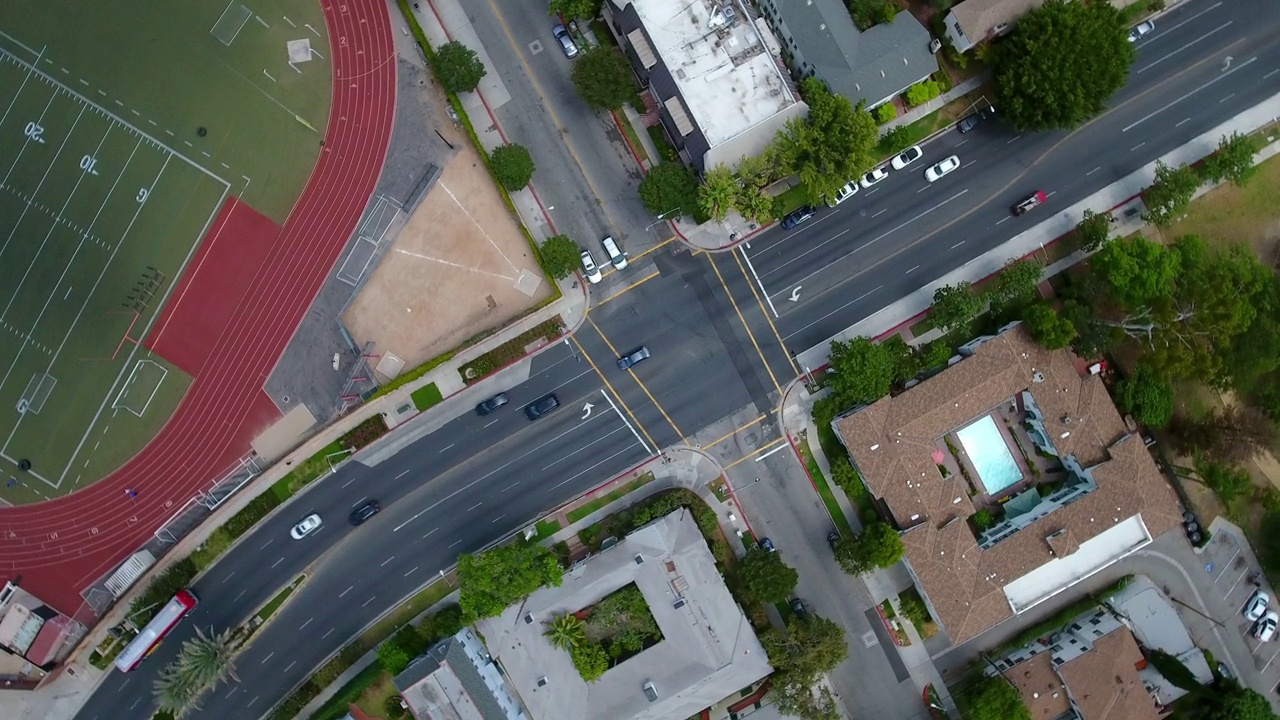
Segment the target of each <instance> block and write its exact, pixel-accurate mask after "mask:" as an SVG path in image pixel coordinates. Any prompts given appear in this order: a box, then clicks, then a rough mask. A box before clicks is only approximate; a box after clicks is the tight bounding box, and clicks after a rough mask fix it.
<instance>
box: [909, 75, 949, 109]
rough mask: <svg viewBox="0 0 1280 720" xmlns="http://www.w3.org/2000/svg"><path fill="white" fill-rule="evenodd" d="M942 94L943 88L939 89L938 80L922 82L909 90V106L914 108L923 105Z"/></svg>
mask: <svg viewBox="0 0 1280 720" xmlns="http://www.w3.org/2000/svg"><path fill="white" fill-rule="evenodd" d="M941 94H942V88H940V87H938V83H937V81H936V80H921V81H920V82H918V83H916V84H915V85H912V86H911V87H909V88H907V93H906V96H907V104H908V105H911V106H912V107H915V106H917V105H923V104H925V103H927V102H929V101H930V100H932V99H934V98H936V97H938V96H939V95H941Z"/></svg>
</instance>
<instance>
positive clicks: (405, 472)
mask: <svg viewBox="0 0 1280 720" xmlns="http://www.w3.org/2000/svg"><path fill="white" fill-rule="evenodd" d="M408 474H409V471H408V470H405V471H404V472H401V473H400V474H399V475H397V476H396V477H395V479H396V480H399V479H400V478H402V477H404V476H405V475H408Z"/></svg>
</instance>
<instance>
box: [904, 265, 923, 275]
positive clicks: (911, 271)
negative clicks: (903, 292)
mask: <svg viewBox="0 0 1280 720" xmlns="http://www.w3.org/2000/svg"><path fill="white" fill-rule="evenodd" d="M919 268H920V266H919V265H916V266H915V267H913V268H911V269H910V270H908V271H906V272H904V273H902V274H903V275H910V274H911V273H913V272H915V271H916V270H918V269H919Z"/></svg>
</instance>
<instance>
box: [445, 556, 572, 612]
mask: <svg viewBox="0 0 1280 720" xmlns="http://www.w3.org/2000/svg"><path fill="white" fill-rule="evenodd" d="M563 577H564V569H563V568H561V567H560V563H559V561H558V560H556V556H555V555H554V554H553V553H552V552H551V551H550V550H548V549H547V548H545V547H542V546H541V545H537V544H534V543H525V542H517V543H512V544H510V545H500V546H498V547H496V548H492V549H490V550H486V551H484V552H481V553H476V554H472V553H464V554H463V555H461V556H459V557H458V588H459V594H458V604H459V605H460V606H461V607H462V614H463V617H464V618H465V619H466V620H467V621H468V622H474V621H476V620H480V619H482V618H487V617H493V616H495V615H500V614H502V611H503V610H504V609H505V608H506V607H507V606H508V605H510V604H511V603H513V602H515V601H516V600H519V599H520V598H522V597H524V596H526V595H528V594H530V593H532V592H533V591H535V590H537V589H538V588H540V587H543V586H544V585H551V586H553V587H559V586H560V582H561V580H562V579H563Z"/></svg>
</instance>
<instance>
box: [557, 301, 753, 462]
mask: <svg viewBox="0 0 1280 720" xmlns="http://www.w3.org/2000/svg"><path fill="white" fill-rule="evenodd" d="M766 297H767V296H766ZM600 394H601V395H603V396H604V399H605V400H608V401H609V407H611V408H613V411H614V412H615V413H618V417H620V418H622V422H624V423H626V424H627V427H628V428H630V429H631V434H632V435H635V436H636V442H639V443H640V447H642V448H644V451H645V452H647V453H649V455H650V456H653V455H656V454H657V453H655V452H654V451H653V450H651V449H650V448H649V445H648V443H646V442H645V441H644V438H642V437H640V433H638V432H636V429H635V428H634V427H631V421H630V420H627V418H626V417H625V416H623V414H622V411H620V410H618V406H617V405H614V404H613V398H611V397H609V393H607V392H605V391H604V389H603V388H602V389H601V390H600ZM556 487H560V486H559V485H557V486H556Z"/></svg>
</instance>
